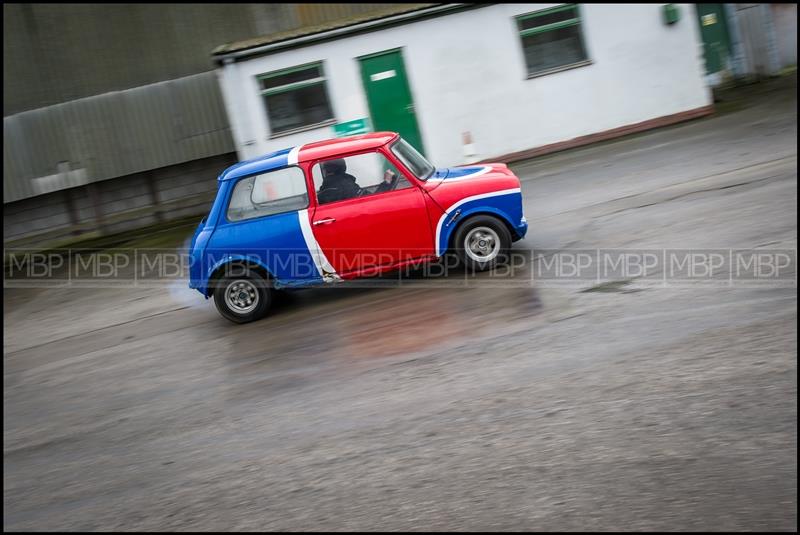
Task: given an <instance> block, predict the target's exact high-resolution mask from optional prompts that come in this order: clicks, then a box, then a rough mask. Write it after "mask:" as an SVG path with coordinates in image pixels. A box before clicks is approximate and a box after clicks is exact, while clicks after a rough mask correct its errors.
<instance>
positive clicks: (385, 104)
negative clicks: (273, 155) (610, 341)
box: [214, 4, 713, 166]
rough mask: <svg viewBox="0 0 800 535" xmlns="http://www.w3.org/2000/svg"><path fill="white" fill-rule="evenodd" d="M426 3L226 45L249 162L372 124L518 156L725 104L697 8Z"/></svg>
mask: <svg viewBox="0 0 800 535" xmlns="http://www.w3.org/2000/svg"><path fill="white" fill-rule="evenodd" d="M425 6H426V7H417V8H415V9H413V10H410V11H408V12H406V13H402V14H399V15H391V16H388V17H385V18H379V19H366V20H354V21H350V22H349V23H347V24H344V25H341V26H334V27H330V26H329V27H327V28H326V27H318V28H311V29H306V30H305V31H303V32H295V33H294V34H278V35H272V36H269V37H267V38H264V39H253V40H250V41H246V42H241V43H234V44H230V45H224V46H222V47H219V48H218V49H217V50H216V51H215V52H214V58H215V60H216V61H218V63H219V65H220V69H219V75H220V77H219V79H220V84H221V87H222V91H223V96H224V100H225V105H226V109H227V113H228V116H229V120H230V123H231V127H232V131H233V137H234V141H235V144H236V147H237V151H238V154H239V158H240V159H248V158H252V157H255V156H258V155H261V154H264V153H268V152H271V151H275V150H279V149H282V148H286V147H291V146H296V145H300V144H303V143H309V142H312V141H317V140H321V139H326V138H330V137H334V136H335V135H336V133H335V130H334V128H335V126H336V125H341V124H342V123H347V122H349V121H357V120H360V119H368V124H369V128H370V130H393V131H398V132H400V133H401V134H402V135H403V136H404V137H406V138H407V139H408V140H409V141H411V142H412V143H414V144H419V145H421V146H418V148H420V149H421V150H422V151H423V152H424V153H425V154H426V155H427V156H428V158H429V159H430V160H431V161H432V162H434V163H435V164H436V165H437V166H448V165H457V164H462V163H467V162H474V161H482V160H501V161H510V160H513V159H517V158H521V157H525V156H532V155H536V154H541V153H544V152H550V151H553V150H559V149H562V148H567V147H570V146H576V145H580V144H584V143H589V142H593V141H597V140H601V139H608V138H611V137H614V136H618V135H623V134H626V133H630V132H635V131H639V130H644V129H647V128H653V127H657V126H662V125H665V124H670V123H674V122H678V121H682V120H686V119H690V118H693V117H699V116H702V115H705V114H708V113H711V111H712V109H713V108H712V96H711V91H710V89H709V88H708V87H707V85H706V83H705V80H704V75H705V62H704V58H703V47H702V42H701V38H700V31H699V25H698V21H697V19H696V13H695V7H694V5H693V4H667V5H665V4H639V5H636V4H616V5H599V4H478V5H475V4H472V5H467V4H427V5H425ZM673 7H674V8H677V20H675V16H674V13H675V11H674V10H672V11H669V12H668V11H667V10H668V9H671V8H673ZM347 126H356V127H357V126H358V123H353V124H351V125H343V126H340V128H339V129H338V130H343V129H344V128H346V127H347Z"/></svg>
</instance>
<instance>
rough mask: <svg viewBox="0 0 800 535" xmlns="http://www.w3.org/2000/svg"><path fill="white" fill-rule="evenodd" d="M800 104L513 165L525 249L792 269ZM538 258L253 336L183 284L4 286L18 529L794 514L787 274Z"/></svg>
mask: <svg viewBox="0 0 800 535" xmlns="http://www.w3.org/2000/svg"><path fill="white" fill-rule="evenodd" d="M795 95H796V93H795V94H794V95H791V98H790V97H789V96H787V94H786V93H780V94H776V95H772V96H770V98H763V99H762V100H757V101H754V102H752V103H750V105H749V106H748V107H746V108H745V109H744V110H742V111H739V112H736V113H734V114H730V115H723V116H720V117H715V118H712V119H708V120H704V121H696V122H693V123H689V124H686V125H682V126H679V127H675V128H671V129H667V130H663V131H659V132H653V133H650V134H647V135H644V136H639V137H636V138H633V139H630V140H622V141H618V142H614V143H607V144H602V145H599V146H593V147H587V148H585V149H581V150H576V151H571V152H568V153H563V154H557V155H553V156H551V157H547V158H542V159H538V160H535V161H532V162H527V163H522V164H519V165H516V166H514V170H515V172H517V173H518V174H519V176H520V177H521V178H522V179H523V195H524V199H525V212H526V215H527V217H528V220H529V223H530V231H529V234H528V236H527V237H526V239H525V240H523V241H521V242H518V243H516V244H515V250H518V251H533V253H531V254H532V255H533V256H534V257H536V255H537V252H539V254H541V255H542V256H539V257H538V261H541V260H542V259H543V258H549V257H548V256H547V254H548V253H549V254H553V253H557V252H558V251H568V250H583V249H586V250H592V249H596V248H609V249H627V250H644V249H653V250H661V249H663V248H676V249H703V248H706V249H729V248H742V249H748V250H750V249H758V250H764V251H775V250H779V251H795V264H796V248H797V223H796V218H797V148H796V142H797V109H796V96H795ZM534 265H535V263H532V264H531V265H529V266H528V269H527V271H526V270H525V269H523V270H520V271H519V272H518V273H517V274H516V275H515V276H514V277H512V278H511V279H510V281H511V284H508V285H507V286H503V285H502V284H492V280H491V276H489V275H483V276H479V277H477V278H473V279H470V280H469V281H467V282H468V284H459V283H458V282H460V281H454V280H451V281H450V282H449V283H448V281H444V280H437V279H428V278H424V277H419V278H412V279H409V280H407V281H403V284H401V285H399V286H396V285H395V286H389V287H378V288H359V287H349V286H346V285H345V286H343V287H336V288H325V289H315V290H305V291H301V292H296V293H292V294H287V295H284V296H282V297H281V299H280V300H279V302H278V303H277V304H276V307H275V309H274V310H273V312H272V314H271V315H270V316H269V317H268V318H266V319H264V320H262V321H259V322H256V323H252V324H247V325H233V324H231V323H228V322H227V321H225V320H224V319H222V318H221V317H220V316H219V315H218V314H217V312H216V310H215V309H214V306H213V303H212V302H211V301H206V300H204V299H203V298H202V297H201V296H200V295H199V294H197V293H196V292H194V291H192V290H189V289H188V288H186V286H185V285H183V284H175V285H170V286H164V287H161V288H154V287H152V288H138V289H131V288H125V287H118V288H75V287H72V288H60V289H53V288H51V289H7V290H6V292H5V295H4V305H5V309H4V317H3V319H4V328H5V329H4V330H5V336H4V374H3V378H4V424H3V425H4V521H3V522H4V529H6V530H57V529H64V530H217V529H218V530H295V531H297V530H381V529H385V530H413V531H417V530H484V529H485V530H659V529H661V530H670V531H674V530H714V531H718V530H787V531H792V530H796V529H797V516H796V509H797V418H796V417H797V358H796V352H797V328H796V320H797V290H796V272H792V273H790V274H789V277H788V278H785V279H783V281H782V283H781V284H778V285H775V284H772V285H763V286H758V285H755V284H739V285H732V284H725V281H726V280H727V279H726V277H727V276H728V275H730V273H729V272H727V271H723V272H722V273H721V274H720V275H719V280H720V281H722V284H719V285H712V284H704V285H698V286H696V287H691V286H688V285H686V284H683V285H680V284H676V285H662V286H659V285H647V284H642V283H643V282H647V281H641V280H639V281H637V280H633V281H626V280H623V281H616V282H614V283H613V284H606V285H603V284H600V283H594V282H591V281H588V282H586V281H584V282H582V283H580V284H567V285H562V286H559V285H558V284H555V283H552V281H546V280H540V279H537V278H535V277H531V276H530V275H531V271H530V270H532V269H534V268H533V267H532V266H534ZM792 275H793V276H794V281H795V283H794V285H791V284H788V283H787V282H786V281H787V280H788V281H790V280H791V278H792ZM481 277H483V278H481ZM464 280H466V278H465V279H464ZM507 282H508V281H507Z"/></svg>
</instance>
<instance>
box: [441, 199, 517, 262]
mask: <svg viewBox="0 0 800 535" xmlns="http://www.w3.org/2000/svg"><path fill="white" fill-rule="evenodd" d="M479 216H492V217H494V218H495V219H498V220H499V221H500V222H501V223H503V225H505V227H506V229H508V233H509V235H510V236H511V241H512V242H514V241H517V240H519V239H520V236H519V234H518V233H517V230H516V229H515V228H514V226H513V225H512V224H511V220H510V219H509V217H508V215H507V214H505V213H504V212H503V211H501V210H498V209H497V208H494V207H491V206H482V207H480V208H476V209H475V210H472V211H470V212H468V213H466V214H463V215H460V216H459V218H458V220H456V222H455V224H453V225H451V227H450V228H449V229H448V236H447V246H446V248H445V249H444V251H443V253H448V252H450V251H452V250H453V240H455V237H456V235H457V234H458V230H459V229H460V228H461V227H462V226H463V225H464V224H466V223H467V222H468V221H469V220H470V219H473V218H475V217H479Z"/></svg>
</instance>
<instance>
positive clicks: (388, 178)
mask: <svg viewBox="0 0 800 535" xmlns="http://www.w3.org/2000/svg"><path fill="white" fill-rule="evenodd" d="M393 178H394V171H392V170H391V169H387V170H386V171H385V172H384V173H383V181H384V182H386V183H387V184H390V183H391V182H392V179H393Z"/></svg>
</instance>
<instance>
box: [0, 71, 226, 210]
mask: <svg viewBox="0 0 800 535" xmlns="http://www.w3.org/2000/svg"><path fill="white" fill-rule="evenodd" d="M3 137H4V143H3V152H4V155H3V156H4V158H3V202H4V203H9V202H13V201H17V200H21V199H25V198H28V197H33V196H35V195H39V194H41V193H45V192H47V191H54V190H58V189H65V188H68V187H73V186H76V185H80V184H81V183H86V182H96V181H100V180H107V179H110V178H115V177H119V176H124V175H129V174H133V173H138V172H142V171H146V170H149V169H156V168H159V167H164V166H168V165H174V164H178V163H183V162H187V161H190V160H196V159H199V158H206V157H209V156H216V155H219V154H225V153H229V152H234V151H235V146H234V143H233V139H232V137H231V133H230V127H229V125H228V119H227V115H226V113H225V107H224V104H223V101H222V94H221V92H220V89H219V84H218V83H217V77H216V72H214V71H210V72H206V73H201V74H197V75H193V76H187V77H185V78H179V79H175V80H170V81H166V82H159V83H156V84H151V85H146V86H141V87H137V88H133V89H129V90H125V91H117V92H113V93H106V94H103V95H98V96H94V97H89V98H84V99H80V100H74V101H71V102H66V103H63V104H58V105H55V106H49V107H46V108H40V109H36V110H32V111H27V112H23V113H19V114H16V115H12V116H9V117H4V118H3Z"/></svg>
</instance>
